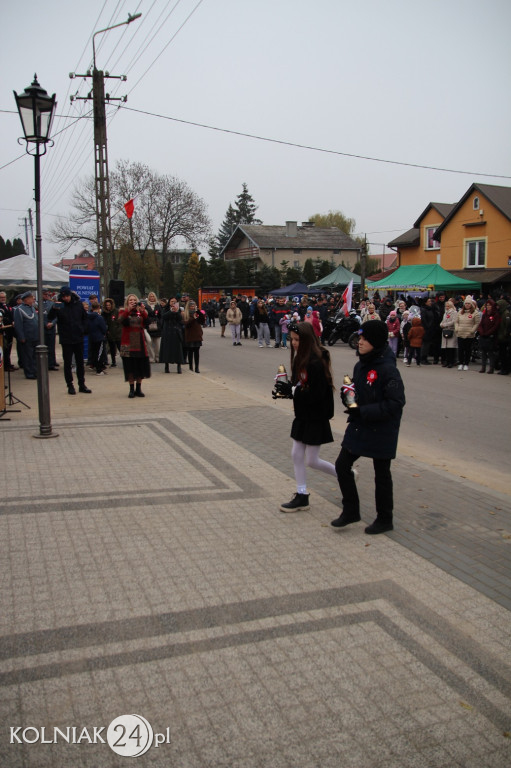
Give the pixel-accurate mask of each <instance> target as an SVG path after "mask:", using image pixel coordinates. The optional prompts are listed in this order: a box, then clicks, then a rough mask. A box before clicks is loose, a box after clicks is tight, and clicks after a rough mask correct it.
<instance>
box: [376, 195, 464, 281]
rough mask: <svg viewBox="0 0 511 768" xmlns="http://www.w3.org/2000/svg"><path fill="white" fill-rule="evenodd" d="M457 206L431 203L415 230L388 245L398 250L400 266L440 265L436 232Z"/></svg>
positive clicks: (422, 214) (417, 222)
mask: <svg viewBox="0 0 511 768" xmlns="http://www.w3.org/2000/svg"><path fill="white" fill-rule="evenodd" d="M455 205H456V203H430V204H429V205H428V207H427V208H426V210H425V211H423V212H422V213H421V215H420V216H419V218H418V219H417V221H416V222H415V224H414V225H413V229H409V230H408V232H405V233H404V234H403V235H400V236H399V237H396V238H395V240H392V241H391V242H390V243H389V244H388V245H389V248H396V249H397V252H398V266H400V267H404V266H411V265H415V264H439V263H440V262H439V260H438V259H439V254H440V243H439V242H438V241H437V240H436V239H435V232H436V231H437V229H438V228H439V227H440V225H441V224H443V222H444V220H445V217H446V216H447V215H448V214H449V213H450V212H451V211H452V209H453V208H454V206H455ZM442 266H444V265H443V264H442ZM444 268H445V267H444Z"/></svg>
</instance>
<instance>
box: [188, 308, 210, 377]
mask: <svg viewBox="0 0 511 768" xmlns="http://www.w3.org/2000/svg"><path fill="white" fill-rule="evenodd" d="M205 318H206V315H205V314H204V312H199V310H198V308H197V304H196V303H195V302H194V301H192V300H191V299H190V301H188V302H187V303H186V306H185V311H184V313H183V320H184V324H185V351H186V354H187V355H188V365H189V367H190V370H191V371H193V363H195V373H200V371H199V352H200V348H201V347H202V336H203V332H202V326H203V325H204V323H205Z"/></svg>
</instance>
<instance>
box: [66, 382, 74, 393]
mask: <svg viewBox="0 0 511 768" xmlns="http://www.w3.org/2000/svg"><path fill="white" fill-rule="evenodd" d="M67 393H68V395H76V389H75V388H74V385H73V384H68V386H67Z"/></svg>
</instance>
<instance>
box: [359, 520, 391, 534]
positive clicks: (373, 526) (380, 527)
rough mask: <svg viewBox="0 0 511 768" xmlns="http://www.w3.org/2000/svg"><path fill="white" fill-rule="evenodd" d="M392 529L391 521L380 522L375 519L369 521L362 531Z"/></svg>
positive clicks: (375, 531) (376, 531)
mask: <svg viewBox="0 0 511 768" xmlns="http://www.w3.org/2000/svg"><path fill="white" fill-rule="evenodd" d="M393 530H394V526H393V525H392V523H382V522H381V521H379V520H378V519H376V520H375V521H374V523H371V525H368V526H367V528H366V529H365V530H364V533H386V532H387V531H393Z"/></svg>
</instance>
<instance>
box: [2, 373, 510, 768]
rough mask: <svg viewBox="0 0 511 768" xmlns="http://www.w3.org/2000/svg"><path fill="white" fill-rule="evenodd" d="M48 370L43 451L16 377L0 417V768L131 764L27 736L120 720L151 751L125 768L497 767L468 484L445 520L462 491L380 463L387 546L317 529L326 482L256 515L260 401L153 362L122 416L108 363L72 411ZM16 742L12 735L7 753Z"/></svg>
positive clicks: (367, 491) (263, 456) (282, 472)
mask: <svg viewBox="0 0 511 768" xmlns="http://www.w3.org/2000/svg"><path fill="white" fill-rule="evenodd" d="M50 377H51V378H50V382H51V403H52V420H53V425H54V431H55V432H56V433H58V435H59V436H58V437H57V438H55V439H49V440H35V439H34V438H33V434H34V433H35V432H37V431H38V430H37V396H36V391H35V387H34V383H35V382H30V381H25V380H23V379H21V378H20V377H17V378H16V375H15V377H13V389H14V393H15V395H16V396H17V397H18V398H20V399H21V400H23V401H24V402H26V403H28V404H29V405H31V410H28V409H26V408H24V407H23V406H13V407H12V408H13V409H14V408H16V409H18V408H19V409H20V413H9V414H7V416H8V417H9V418H10V419H11V420H10V421H3V422H2V423H0V441H1V446H2V457H3V471H4V488H3V500H2V506H1V514H0V542H1V544H0V547H1V552H2V561H1V562H2V570H1V573H2V590H1V601H2V602H1V605H0V616H1V636H0V659H1V661H0V685H1V695H0V709H1V713H2V716H1V720H2V727H1V731H0V733H1V739H0V765H5V766H9V768H11V767H12V768H17V767H18V766H34V767H37V768H40V767H45V766H52V767H53V768H55V767H57V768H59V767H60V766H63V767H64V766H65V768H68V766H69V767H71V766H73V767H74V766H101V767H102V766H120V765H126V764H130V763H129V760H128V758H127V757H123V756H121V755H119V754H117V753H116V752H115V751H114V750H113V749H111V748H110V747H109V746H108V744H103V743H101V741H100V740H99V739H97V741H98V742H99V743H96V744H94V743H88V740H87V738H86V737H85V736H83V737H82V739H81V742H80V743H69V744H68V743H67V742H66V741H65V740H63V739H62V738H61V737H59V738H58V739H57V743H46V744H43V743H41V739H40V738H38V739H37V740H36V736H37V735H39V736H40V732H41V728H43V727H44V728H45V729H46V730H45V732H44V733H45V739H46V740H47V741H51V740H52V739H53V735H54V731H53V729H54V727H57V728H59V729H60V731H64V732H66V728H69V727H72V726H74V727H76V732H77V734H80V733H81V732H82V733H83V729H84V728H86V729H87V733H88V734H89V735H90V734H93V731H94V728H95V727H96V728H97V729H99V728H100V727H102V726H104V727H105V730H104V731H103V732H102V736H103V738H104V739H105V741H106V727H107V726H108V725H109V724H110V723H111V722H112V721H113V720H114V719H115V718H117V717H119V716H121V715H127V714H130V713H137V714H138V715H140V716H143V717H144V718H146V720H147V721H148V722H149V723H150V724H151V725H152V727H153V729H154V732H155V733H158V734H163V735H167V736H169V738H168V741H169V742H170V743H162V744H161V746H159V747H158V748H156V747H151V748H149V749H148V751H147V752H145V754H144V755H142V756H141V757H139V758H138V761H137V762H136V763H135V764H140V765H155V766H179V768H204V767H205V766H211V767H212V768H220V767H224V766H225V768H227V767H229V768H233V767H236V766H239V768H252V767H254V768H263V767H264V768H280V766H282V767H284V766H285V767H286V768H287V767H289V768H302V767H303V768H309V766H318V767H319V766H321V768H328V766H336V768H338V767H339V766H342V768H346V767H348V768H349V767H350V766H353V767H354V768H380V767H381V768H383V767H384V766H385V768H398V767H399V768H401V767H402V766H403V767H404V766H410V767H411V766H417V767H419V766H420V768H425V767H427V766H432V767H433V766H434V767H435V768H436V767H438V768H446V767H450V766H462V767H463V768H490V767H494V768H500V767H502V768H504V766H506V767H507V766H508V765H509V764H511V738H510V736H511V714H510V713H511V706H510V705H511V669H510V656H511V653H510V645H511V643H510V640H511V631H510V629H511V621H510V619H511V614H510V612H509V608H510V607H511V588H510V587H511V573H510V562H511V557H510V551H511V550H510V547H511V522H510V520H511V518H510V512H511V504H510V499H509V497H506V496H504V495H503V494H497V493H491V492H488V489H487V488H484V489H482V488H478V487H477V486H474V485H473V484H470V494H471V497H472V498H475V499H476V503H474V504H473V505H472V506H471V507H470V508H469V509H467V505H466V504H464V500H465V499H466V495H467V488H468V486H467V483H466V482H464V481H462V480H457V479H456V478H453V477H450V476H446V475H444V474H441V473H440V472H436V471H435V470H434V469H431V468H428V467H426V466H425V465H421V464H420V463H418V462H415V461H413V460H411V459H408V458H406V457H400V460H399V461H398V462H395V468H394V481H395V485H396V488H398V489H399V490H398V493H396V498H398V499H399V508H398V509H397V510H396V530H395V531H394V532H392V533H391V534H389V535H385V536H378V537H367V536H364V534H363V524H362V523H360V524H357V525H355V526H350V527H349V528H348V529H345V530H343V531H335V530H334V529H332V528H331V526H330V525H329V522H330V520H331V519H333V517H336V516H337V515H338V513H339V491H338V488H336V486H335V483H334V482H333V480H332V478H328V477H326V476H323V475H318V474H312V473H311V476H310V484H311V488H312V493H311V510H310V511H309V512H306V513H297V514H290V515H283V514H281V513H280V512H279V511H278V507H279V504H280V503H281V502H282V501H283V500H284V499H287V498H288V497H289V498H290V497H291V495H292V493H293V492H294V483H293V480H292V477H291V474H292V473H291V462H290V457H289V440H288V433H289V423H290V421H289V415H287V414H286V413H284V412H283V411H282V410H280V409H279V408H276V407H274V406H273V405H272V404H268V405H267V406H266V405H261V403H260V402H259V401H252V400H249V399H247V398H242V397H240V396H239V395H236V394H235V393H233V392H232V391H230V390H228V389H227V388H226V387H225V386H222V385H221V384H219V383H215V382H213V381H211V380H208V378H207V376H204V375H203V374H200V375H196V374H193V373H191V372H189V371H188V370H185V371H184V373H183V375H182V376H178V375H176V374H175V373H173V374H169V375H165V374H163V373H162V367H161V366H155V367H154V373H153V376H152V378H151V380H150V381H149V382H147V383H146V384H145V386H144V388H145V390H146V392H147V397H146V398H145V399H143V400H142V399H138V398H135V399H134V400H129V399H128V398H127V386H126V385H125V384H124V382H123V381H122V372H121V369H114V370H111V371H110V373H109V375H108V376H105V377H97V378H96V377H94V376H92V375H91V376H89V377H88V379H87V383H88V385H89V386H90V387H91V388H92V389H93V393H92V394H91V395H77V396H76V397H70V396H68V395H67V394H66V392H65V386H64V381H63V376H62V374H61V373H58V372H55V373H52V374H50ZM276 438H278V439H276ZM337 446H338V442H337V443H336V444H335V445H332V446H328V447H325V449H324V450H323V451H322V455H323V456H324V457H325V458H330V459H333V458H334V457H335V455H336V451H337ZM360 470H361V474H360V480H359V483H360V490H361V497H362V499H363V502H364V504H365V506H364V509H365V513H363V516H364V518H365V519H366V520H371V519H372V506H371V501H372V476H371V474H372V471H371V467H370V465H369V463H364V461H363V460H362V461H361V462H360ZM476 508H477V511H476ZM18 726H19V727H20V730H19V731H18V732H17V734H18V736H19V735H20V734H22V732H23V729H28V730H27V731H26V736H27V738H26V742H28V741H30V740H34V743H32V744H30V743H26V742H24V743H17V741H16V738H13V739H12V740H13V741H14V742H15V743H10V741H11V732H10V728H11V727H13V728H17V727H18ZM35 729H38V731H36V730H35ZM167 729H169V730H168V731H167ZM117 734H120V735H122V733H121V731H117ZM115 736H116V734H115V733H114V737H115ZM125 736H126V739H127V738H128V736H129V734H128V733H126V734H125ZM71 740H72V739H71ZM75 740H76V739H75ZM119 740H120V739H119ZM130 743H131V742H130Z"/></svg>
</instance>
